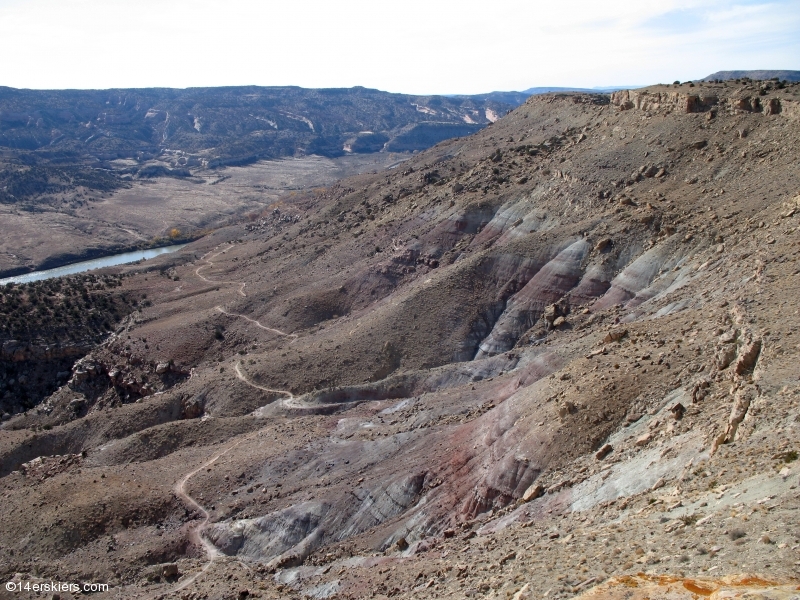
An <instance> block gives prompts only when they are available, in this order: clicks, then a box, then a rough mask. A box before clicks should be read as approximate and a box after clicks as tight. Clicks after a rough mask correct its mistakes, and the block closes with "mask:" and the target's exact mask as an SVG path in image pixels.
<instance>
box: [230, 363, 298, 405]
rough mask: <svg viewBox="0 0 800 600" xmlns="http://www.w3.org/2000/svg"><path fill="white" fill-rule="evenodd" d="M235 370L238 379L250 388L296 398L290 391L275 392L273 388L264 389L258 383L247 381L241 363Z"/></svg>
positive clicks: (237, 364)
mask: <svg viewBox="0 0 800 600" xmlns="http://www.w3.org/2000/svg"><path fill="white" fill-rule="evenodd" d="M233 370H234V371H235V372H236V377H238V378H239V379H240V380H242V381H243V382H245V383H246V384H247V385H249V386H250V387H254V388H256V389H257V390H262V391H264V392H271V393H273V394H284V395H286V396H289V398H290V399H293V398H294V394H292V392H290V391H289V390H273V389H272V388H268V387H264V386H261V385H258V384H257V383H253V382H252V381H250V380H249V379H247V376H246V375H245V374H244V373H242V363H240V362H237V363H236V366H235V367H234V368H233Z"/></svg>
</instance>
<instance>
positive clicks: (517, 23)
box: [0, 0, 800, 94]
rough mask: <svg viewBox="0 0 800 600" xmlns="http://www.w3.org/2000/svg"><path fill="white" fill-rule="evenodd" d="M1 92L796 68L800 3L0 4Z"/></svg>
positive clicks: (596, 82) (504, 85)
mask: <svg viewBox="0 0 800 600" xmlns="http://www.w3.org/2000/svg"><path fill="white" fill-rule="evenodd" d="M0 57H2V58H0V85H7V86H11V87H29V88H110V87H152V86H164V87H189V86H218V85H249V84H252V85H300V86H304V87H349V86H354V85H363V86H365V87H372V88H378V89H382V90H388V91H392V92H407V93H418V94H424V93H431V94H433V93H478V92H488V91H492V90H522V89H526V88H529V87H533V86H544V85H548V86H580V87H594V86H603V85H633V84H642V85H644V84H649V83H657V82H667V81H669V82H671V81H673V80H675V79H680V80H688V79H697V78H700V77H703V76H705V75H708V74H710V73H712V72H713V71H718V70H728V69H800V0H776V1H771V2H768V1H761V0H727V1H723V0H659V1H658V2H652V1H649V0H638V1H637V0H624V1H622V0H561V1H558V0H556V1H553V0H547V1H539V0H527V1H521V0H483V1H480V2H476V1H473V0H462V1H455V0H449V1H437V0H406V1H401V2H380V1H379V0H285V1H281V2H275V1H272V0H135V1H131V0H0Z"/></svg>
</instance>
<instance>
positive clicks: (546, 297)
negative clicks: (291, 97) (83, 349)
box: [0, 84, 800, 599]
mask: <svg viewBox="0 0 800 600" xmlns="http://www.w3.org/2000/svg"><path fill="white" fill-rule="evenodd" d="M761 92H763V93H761ZM799 138H800V87H798V86H788V87H783V88H781V89H774V88H772V87H770V86H769V85H767V86H764V87H762V88H761V90H759V87H758V85H749V86H745V87H740V86H736V85H733V84H730V85H728V84H718V85H711V84H704V85H703V86H702V87H700V86H698V87H689V86H680V87H673V86H669V87H663V88H649V89H645V90H636V91H632V92H619V93H616V94H614V95H613V96H612V98H611V101H610V102H609V99H608V97H604V96H591V95H581V94H565V95H552V96H540V97H534V98H531V99H530V100H529V101H528V102H527V103H526V104H524V105H523V106H521V107H520V108H518V109H517V110H515V111H514V112H512V113H511V114H509V115H508V116H506V117H505V118H503V119H501V120H500V121H498V122H497V123H495V124H494V125H492V126H491V127H488V128H487V129H485V130H483V131H481V132H479V133H478V134H476V135H475V136H472V137H470V138H464V139H458V140H451V141H448V142H444V143H442V144H440V145H438V146H436V147H434V148H432V149H430V150H428V151H426V152H424V153H422V154H420V155H418V156H416V157H414V158H412V159H411V160H409V161H407V162H406V163H404V164H403V165H402V166H400V167H398V168H397V169H394V170H386V171H380V172H377V173H371V174H364V175H359V176H356V177H353V178H350V179H346V180H343V181H341V182H340V183H339V184H337V185H334V186H332V187H329V188H327V189H317V190H315V191H314V192H313V193H312V192H309V193H307V194H305V195H303V196H297V197H295V198H294V199H292V200H291V201H290V200H288V199H287V200H286V201H284V202H282V203H279V204H276V205H275V206H273V207H271V209H270V210H267V211H265V212H264V213H263V214H262V215H261V216H260V217H258V218H257V219H255V220H253V221H252V222H248V223H247V224H245V225H242V226H233V227H230V228H227V229H225V230H221V231H218V232H216V233H215V234H213V235H212V236H210V237H208V238H205V239H203V240H200V241H199V242H195V243H194V244H193V245H191V246H189V247H188V248H187V250H186V251H185V252H184V255H183V256H184V259H183V262H182V263H180V264H178V265H177V266H175V267H173V268H171V269H169V270H165V271H162V272H159V271H157V270H151V271H149V272H145V271H137V269H142V268H143V267H131V268H130V272H131V273H133V274H132V276H131V277H128V278H126V279H125V281H126V284H125V285H126V290H129V291H130V290H134V289H135V290H137V291H138V293H141V294H147V299H148V300H149V301H150V302H151V303H152V304H151V305H150V306H146V305H144V304H139V305H138V306H137V307H136V310H135V311H134V312H133V313H132V314H131V315H130V316H129V317H127V318H126V319H125V320H124V321H123V325H122V326H121V327H120V328H119V329H118V330H117V331H116V333H115V334H114V335H112V336H111V338H110V339H108V340H107V341H106V342H105V343H104V344H103V345H102V346H100V347H98V348H97V349H96V350H94V351H93V352H92V353H91V354H90V355H89V356H88V357H87V358H85V359H83V360H82V361H81V362H80V363H79V364H78V365H76V367H75V369H74V372H73V375H72V378H71V380H70V381H69V383H67V384H65V385H63V386H62V387H61V388H59V390H58V391H56V392H55V393H54V394H53V395H52V396H50V397H49V399H48V400H47V401H46V402H45V403H43V404H42V405H41V406H40V407H39V408H38V409H37V410H32V411H28V413H27V414H25V415H20V416H17V417H15V418H13V419H11V420H10V421H8V422H7V423H6V424H5V425H4V429H3V432H2V435H1V436H0V457H1V462H0V475H2V489H0V493H2V496H3V508H2V513H3V518H2V522H0V570H2V572H3V573H4V574H5V575H6V576H7V577H15V578H16V579H17V580H21V581H23V580H33V579H36V578H37V577H38V578H40V579H47V578H58V579H61V580H93V581H98V582H108V583H110V584H111V585H112V588H113V591H112V592H111V593H110V594H109V595H114V594H116V595H118V596H121V597H159V596H160V597H181V598H235V597H239V598H244V597H248V596H253V597H262V598H279V597H280V598H285V597H302V596H304V595H305V596H310V597H316V598H326V597H341V598H357V597H358V598H362V597H363V598H367V597H383V596H387V597H399V598H434V597H452V598H463V597H491V598H510V597H513V598H517V599H520V598H544V597H547V598H564V597H574V596H578V595H581V594H583V595H584V596H585V597H587V598H614V599H617V598H619V599H621V598H646V597H647V598H698V597H716V598H723V597H726V598H727V597H744V596H743V594H751V595H750V596H747V597H761V598H793V597H796V596H797V594H798V593H800V592H798V589H797V588H798V585H800V582H798V579H797V578H798V561H800V553H798V544H800V539H799V538H798V513H797V509H798V507H800V492H798V489H797V484H798V473H797V464H798V463H797V462H795V461H796V458H797V451H798V426H800V407H799V406H798V399H799V398H800V397H799V393H800V381H798V368H797V364H798V362H797V359H798V344H800V340H798V339H797V337H798V322H799V321H800V317H799V316H798V306H797V297H798V293H800V270H798V260H797V257H798V252H800V245H798V244H799V243H800V233H799V232H798V219H800V195H798V194H799V193H800V169H798V147H800V144H799V143H798V142H800V139H799ZM131 293H132V292H131ZM15 574H16V575H15ZM736 594H739V596H736ZM62 597H65V595H62Z"/></svg>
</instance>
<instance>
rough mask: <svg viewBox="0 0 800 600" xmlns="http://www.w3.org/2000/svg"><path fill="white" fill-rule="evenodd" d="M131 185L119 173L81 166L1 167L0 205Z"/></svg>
mask: <svg viewBox="0 0 800 600" xmlns="http://www.w3.org/2000/svg"><path fill="white" fill-rule="evenodd" d="M129 185H130V184H129V183H127V182H125V181H123V180H122V179H120V178H119V177H118V176H117V175H116V174H115V173H112V172H110V171H107V170H103V169H91V168H87V167H80V166H66V167H51V166H31V167H26V166H19V165H13V166H11V165H10V166H8V167H7V168H0V203H3V204H14V203H17V202H20V201H25V200H31V199H35V198H37V197H39V196H42V195H45V194H63V193H67V192H74V191H77V190H81V189H83V190H85V191H87V192H88V191H93V192H101V193H102V192H111V191H114V190H116V189H118V188H120V187H128V186H129Z"/></svg>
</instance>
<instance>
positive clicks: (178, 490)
mask: <svg viewBox="0 0 800 600" xmlns="http://www.w3.org/2000/svg"><path fill="white" fill-rule="evenodd" d="M240 443H241V440H240V441H238V442H236V443H235V444H232V445H230V446H228V447H227V448H226V449H224V450H220V451H219V452H217V453H216V454H215V455H214V456H212V457H211V459H209V460H208V461H207V462H205V463H203V464H202V465H200V466H199V467H197V468H196V469H195V470H194V471H190V472H189V473H187V474H186V475H184V477H183V479H181V480H180V481H179V482H178V483H177V484H175V495H176V496H178V498H180V499H181V500H183V502H184V503H185V504H187V505H189V506H190V507H192V508H194V509H196V510H197V511H198V512H199V513H200V514H201V515H202V516H203V520H202V521H201V522H200V524H199V525H197V526H196V527H194V528H193V529H192V532H191V533H190V534H189V539H191V540H193V541H194V542H196V543H197V544H199V545H200V546H202V547H203V549H204V550H205V552H206V556H207V557H208V562H206V564H205V566H204V567H203V568H202V569H201V570H200V571H198V572H197V573H195V574H194V575H192V576H191V577H189V579H187V580H186V581H184V582H182V583H181V584H180V585H178V586H177V587H176V588H175V589H174V590H172V591H173V592H179V591H180V590H182V589H184V588H186V587H188V586H190V585H191V584H192V583H193V582H194V581H195V579H197V578H198V577H200V575H202V574H203V573H205V572H206V571H207V570H208V569H209V567H211V565H212V564H213V563H214V561H215V560H216V559H217V557H218V556H219V552H218V551H217V549H216V548H215V547H214V545H213V544H212V543H211V542H209V541H208V540H206V539H205V538H204V537H203V531H204V530H205V528H206V527H207V526H208V521H209V519H210V515H209V514H208V511H207V510H206V508H205V507H204V506H203V505H202V504H200V503H199V502H198V501H197V500H195V499H194V498H192V497H191V496H190V495H189V494H188V493H187V492H186V484H187V483H188V481H189V480H190V479H191V478H192V477H194V475H195V474H197V473H199V472H200V471H202V470H203V469H205V468H208V467H210V466H211V465H212V464H214V463H215V462H216V461H217V460H218V459H219V457H220V456H223V455H224V454H226V453H228V452H230V451H231V450H233V449H234V448H235V447H236V446H238V445H239V444H240Z"/></svg>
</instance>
